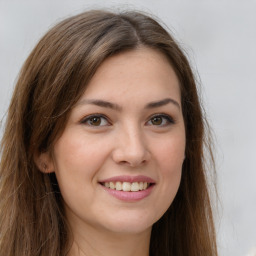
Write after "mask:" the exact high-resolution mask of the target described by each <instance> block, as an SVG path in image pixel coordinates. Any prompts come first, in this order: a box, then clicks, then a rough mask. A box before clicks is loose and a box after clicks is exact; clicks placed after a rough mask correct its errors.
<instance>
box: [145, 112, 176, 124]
mask: <svg viewBox="0 0 256 256" xmlns="http://www.w3.org/2000/svg"><path fill="white" fill-rule="evenodd" d="M170 124H174V120H173V118H172V117H170V116H169V115H166V114H159V115H154V116H153V117H151V118H150V120H149V121H148V122H147V125H154V126H168V125H170Z"/></svg>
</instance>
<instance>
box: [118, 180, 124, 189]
mask: <svg viewBox="0 0 256 256" xmlns="http://www.w3.org/2000/svg"><path fill="white" fill-rule="evenodd" d="M122 188H123V186H122V183H121V182H120V181H118V182H116V190H122Z"/></svg>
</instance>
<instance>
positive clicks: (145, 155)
mask: <svg viewBox="0 0 256 256" xmlns="http://www.w3.org/2000/svg"><path fill="white" fill-rule="evenodd" d="M150 156H151V154H150V151H149V149H148V145H147V142H146V140H145V138H144V136H143V133H142V132H141V130H140V129H139V128H130V129H126V130H125V131H121V132H120V133H119V135H118V136H117V138H116V147H115V149H114V150H113V154H112V157H113V160H114V161H115V162H116V163H118V164H123V165H127V166H130V167H137V166H141V165H143V164H146V163H147V162H148V161H149V160H150Z"/></svg>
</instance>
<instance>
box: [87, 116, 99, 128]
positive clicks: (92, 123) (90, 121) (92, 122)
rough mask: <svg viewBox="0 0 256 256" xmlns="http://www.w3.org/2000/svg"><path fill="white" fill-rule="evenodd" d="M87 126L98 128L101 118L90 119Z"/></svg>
mask: <svg viewBox="0 0 256 256" xmlns="http://www.w3.org/2000/svg"><path fill="white" fill-rule="evenodd" d="M88 121H89V124H90V125H93V126H100V124H101V118H100V117H97V116H95V117H91V118H90V119H89V120H88Z"/></svg>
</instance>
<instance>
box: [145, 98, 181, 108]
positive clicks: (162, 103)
mask: <svg viewBox="0 0 256 256" xmlns="http://www.w3.org/2000/svg"><path fill="white" fill-rule="evenodd" d="M169 103H172V104H174V105H175V106H176V107H178V108H179V109H180V104H179V103H178V102H177V101H176V100H174V99H171V98H166V99H163V100H159V101H154V102H150V103H148V104H147V105H146V108H158V107H162V106H165V105H167V104H169Z"/></svg>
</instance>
